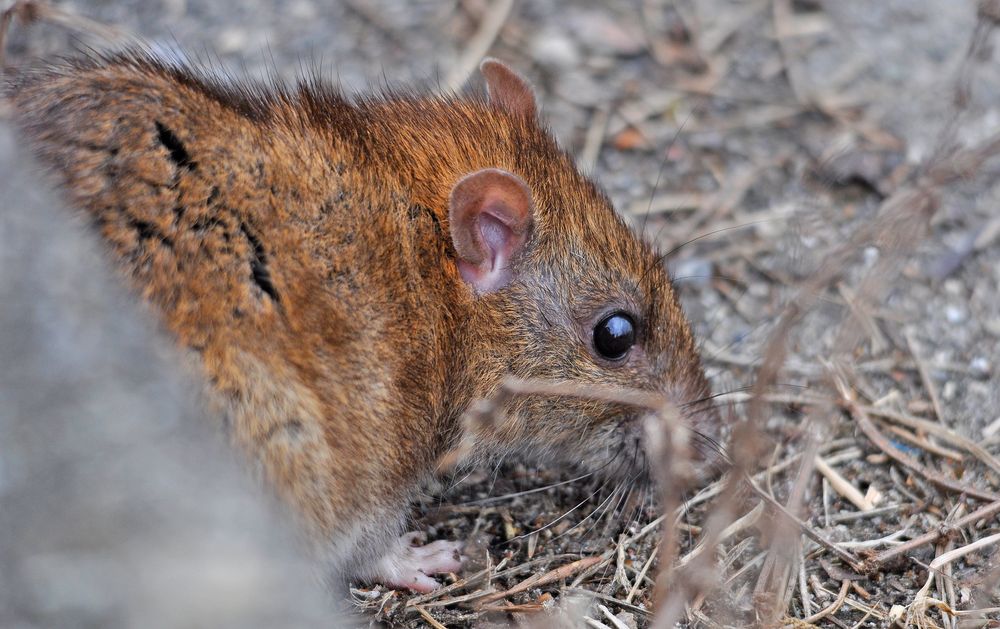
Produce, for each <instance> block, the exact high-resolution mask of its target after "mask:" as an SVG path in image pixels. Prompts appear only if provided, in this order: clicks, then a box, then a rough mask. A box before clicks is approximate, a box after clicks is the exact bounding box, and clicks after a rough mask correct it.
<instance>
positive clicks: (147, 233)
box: [128, 216, 174, 249]
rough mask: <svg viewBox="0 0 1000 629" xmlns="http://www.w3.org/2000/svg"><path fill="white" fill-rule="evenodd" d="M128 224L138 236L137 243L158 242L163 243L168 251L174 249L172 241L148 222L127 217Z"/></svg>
mask: <svg viewBox="0 0 1000 629" xmlns="http://www.w3.org/2000/svg"><path fill="white" fill-rule="evenodd" d="M128 224H129V226H130V227H132V229H134V230H135V231H136V233H137V234H138V235H139V241H140V242H142V241H146V240H158V241H159V242H161V243H163V245H164V246H165V247H167V248H169V249H173V248H174V241H173V240H172V239H171V238H170V237H169V236H166V235H164V234H163V233H162V232H160V230H159V229H157V228H156V226H155V225H153V224H152V223H150V222H149V221H143V220H140V219H137V218H134V217H131V216H129V217H128Z"/></svg>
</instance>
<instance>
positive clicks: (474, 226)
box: [449, 60, 718, 480]
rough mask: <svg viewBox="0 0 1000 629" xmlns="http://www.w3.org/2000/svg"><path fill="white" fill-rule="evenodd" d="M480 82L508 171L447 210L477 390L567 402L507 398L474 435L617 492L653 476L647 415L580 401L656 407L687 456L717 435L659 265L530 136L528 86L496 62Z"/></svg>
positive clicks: (590, 187) (535, 134)
mask: <svg viewBox="0 0 1000 629" xmlns="http://www.w3.org/2000/svg"><path fill="white" fill-rule="evenodd" d="M483 72H484V74H485V76H486V79H487V84H488V86H489V90H490V101H491V104H492V106H494V107H495V108H497V109H500V110H503V111H505V112H508V113H509V114H510V118H511V120H512V121H513V122H512V123H511V126H510V128H509V129H506V130H505V135H506V136H507V139H506V140H505V141H506V142H508V144H507V146H506V148H505V150H506V151H507V153H508V154H509V158H508V159H506V160H504V161H503V162H501V163H500V165H502V166H503V167H491V168H482V169H478V170H473V171H472V172H470V173H468V174H466V175H465V176H464V177H462V178H460V179H459V180H458V181H457V183H455V184H454V187H453V188H452V190H451V195H450V201H449V227H450V232H451V237H452V243H453V245H454V248H455V252H456V254H457V265H458V270H459V272H460V274H461V277H462V278H463V280H464V281H465V282H466V284H468V286H469V287H470V288H471V292H472V294H473V295H474V297H473V312H474V313H475V314H474V317H473V320H472V323H470V326H471V329H469V330H467V339H468V341H467V343H468V356H469V364H470V369H471V371H473V372H474V378H473V380H474V381H475V382H477V383H488V385H487V386H488V387H489V389H490V390H489V391H487V392H486V393H487V394H488V393H492V392H495V391H496V387H497V386H498V385H499V383H500V382H501V381H502V380H503V378H504V377H507V376H513V377H515V378H520V379H530V380H541V381H546V382H550V383H555V384H558V385H559V386H560V387H562V388H563V389H564V390H570V392H571V393H572V394H569V395H551V394H544V393H543V394H534V395H519V396H513V397H512V398H511V401H510V402H509V404H507V405H506V406H505V408H504V413H503V417H502V418H498V420H497V421H496V422H495V423H493V424H490V423H488V422H487V423H486V424H485V425H484V426H482V427H480V428H479V429H478V439H479V442H480V443H479V445H480V447H481V449H482V451H484V452H492V453H496V452H501V453H505V452H509V451H520V452H528V453H530V454H533V455H535V456H538V457H542V458H544V459H546V460H549V459H552V458H555V459H557V460H562V461H571V462H575V463H581V464H582V465H583V466H584V467H586V468H589V469H591V470H598V469H601V470H603V471H605V472H606V473H608V474H610V475H612V476H614V477H617V478H620V479H623V480H624V479H645V478H648V477H649V476H650V474H649V472H650V469H649V461H648V459H649V455H648V448H647V445H646V439H645V432H644V422H643V418H644V417H645V416H646V415H648V410H647V409H643V408H639V407H634V406H628V405H624V404H618V403H609V402H602V401H598V400H595V399H593V397H590V398H588V393H589V392H591V391H593V390H595V389H596V388H598V387H600V388H601V389H605V390H607V389H609V388H616V387H620V388H622V389H633V390H634V389H640V390H643V391H647V392H651V393H655V394H658V395H662V396H664V397H665V398H666V399H667V400H669V401H670V402H671V403H672V404H673V405H675V406H676V407H677V408H678V409H679V410H680V411H681V415H682V419H684V420H685V423H686V424H687V425H688V426H690V427H691V428H693V429H694V431H695V443H694V445H695V446H696V447H695V449H696V450H699V449H701V450H704V448H698V447H697V446H698V445H699V441H698V439H699V434H700V435H702V436H703V435H711V434H714V433H715V432H716V430H717V428H718V418H717V415H716V414H715V412H714V409H713V408H712V407H711V403H710V402H708V401H707V400H706V398H707V396H708V394H709V388H708V384H707V382H706V379H705V375H704V372H703V370H702V367H701V363H700V360H699V356H698V352H697V348H696V345H695V342H694V339H693V336H692V333H691V328H690V326H689V324H688V321H687V319H686V318H685V316H684V313H683V312H682V310H681V307H680V304H679V303H678V300H677V296H676V294H675V292H674V289H673V287H672V284H671V281H670V278H669V277H668V275H667V272H666V270H665V266H664V264H663V258H662V257H660V256H658V255H657V254H656V252H655V251H654V250H653V249H652V248H651V247H650V246H648V245H647V244H646V243H644V242H643V241H642V240H641V239H639V238H637V237H636V235H635V234H634V233H633V232H632V231H631V230H630V229H629V227H628V226H627V225H626V224H625V222H624V221H623V220H622V219H621V217H620V216H619V215H618V214H617V213H616V212H615V210H614V208H613V207H612V205H611V203H610V201H609V200H608V198H607V196H606V195H605V194H604V193H603V192H601V191H600V190H599V189H598V188H597V186H595V185H594V184H593V183H592V182H591V181H590V180H588V179H587V178H586V177H584V176H582V175H581V174H580V173H579V172H578V171H577V169H576V168H575V166H574V164H573V162H572V159H571V158H570V157H568V156H567V155H566V154H565V153H563V152H562V151H560V150H559V149H558V148H557V146H556V144H555V142H554V141H553V140H552V139H551V136H550V135H549V134H547V133H546V132H545V131H544V130H542V129H541V128H540V127H539V125H538V122H537V121H536V119H535V115H536V114H535V111H536V110H535V101H534V97H533V94H532V91H531V88H530V86H529V85H528V84H527V82H526V81H524V79H522V78H520V77H519V76H518V75H516V74H514V73H513V71H511V70H509V69H508V68H506V66H503V65H501V64H499V63H498V62H495V61H489V60H488V61H487V62H485V63H484V65H483ZM477 393H478V394H480V395H482V394H484V393H483V392H477ZM708 443H709V442H707V441H703V442H701V443H700V445H702V446H706V445H708Z"/></svg>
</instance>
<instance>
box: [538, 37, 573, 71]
mask: <svg viewBox="0 0 1000 629" xmlns="http://www.w3.org/2000/svg"><path fill="white" fill-rule="evenodd" d="M531 56H532V57H533V58H534V59H535V60H536V61H537V62H538V63H541V64H542V65H549V66H555V67H557V68H570V67H573V66H576V65H579V63H580V51H579V50H578V49H577V46H576V43H574V42H573V40H572V39H570V38H569V37H568V36H567V35H566V33H564V32H563V31H561V30H559V29H554V28H548V29H543V30H541V31H539V33H538V34H537V35H536V36H535V37H534V39H533V40H532V42H531Z"/></svg>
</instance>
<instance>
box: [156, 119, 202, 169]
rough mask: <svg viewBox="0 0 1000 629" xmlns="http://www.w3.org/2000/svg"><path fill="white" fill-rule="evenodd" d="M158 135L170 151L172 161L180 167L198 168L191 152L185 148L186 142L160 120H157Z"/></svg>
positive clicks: (161, 142)
mask: <svg viewBox="0 0 1000 629" xmlns="http://www.w3.org/2000/svg"><path fill="white" fill-rule="evenodd" d="M156 137H157V139H159V140H160V144H162V145H163V146H165V147H166V148H167V150H168V151H170V161H172V162H173V163H175V164H177V167H178V168H186V169H188V170H195V169H196V168H198V164H197V163H196V162H194V161H192V160H191V154H190V153H188V152H187V149H186V148H184V143H183V142H181V141H180V139H179V138H178V137H177V136H176V135H174V132H173V131H171V130H170V129H168V128H167V127H166V126H165V125H164V124H163V123H162V122H160V121H159V120H157V121H156Z"/></svg>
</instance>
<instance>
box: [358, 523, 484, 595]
mask: <svg viewBox="0 0 1000 629" xmlns="http://www.w3.org/2000/svg"><path fill="white" fill-rule="evenodd" d="M422 539H423V536H422V535H421V534H420V533H407V534H406V535H403V536H402V537H400V538H399V540H398V541H397V542H396V543H395V544H394V545H393V547H392V549H391V550H390V551H389V552H387V553H386V554H385V555H383V556H382V558H381V559H379V560H378V562H377V564H376V566H375V574H374V577H375V580H376V581H379V582H381V583H384V584H385V585H388V586H389V587H394V588H409V589H411V590H413V591H414V592H421V593H424V592H430V591H431V590H435V589H437V588H438V587H440V586H441V584H440V583H438V582H437V580H435V579H433V578H432V577H431V576H430V575H433V574H441V573H444V572H457V571H459V570H461V569H462V562H463V561H464V560H465V557H463V556H462V544H461V543H460V542H447V541H443V540H441V541H437V542H431V543H430V544H426V545H422V546H421V545H420V542H421V541H422Z"/></svg>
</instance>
